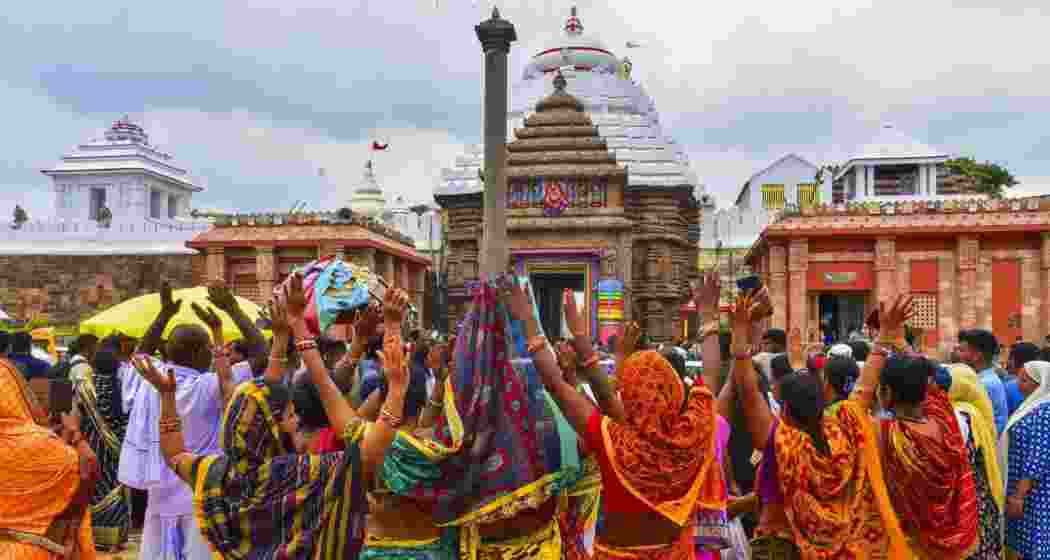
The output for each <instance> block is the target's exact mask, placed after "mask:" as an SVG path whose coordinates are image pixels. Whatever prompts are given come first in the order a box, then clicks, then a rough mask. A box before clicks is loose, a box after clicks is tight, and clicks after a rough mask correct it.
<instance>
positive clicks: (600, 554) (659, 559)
mask: <svg viewBox="0 0 1050 560" xmlns="http://www.w3.org/2000/svg"><path fill="white" fill-rule="evenodd" d="M695 554H696V548H695V545H694V544H693V532H692V531H691V530H689V531H682V533H681V535H680V536H679V538H678V540H677V541H675V542H674V543H671V544H668V545H649V546H631V547H614V546H609V545H607V544H604V543H602V542H601V541H596V542H595V543H594V557H593V558H594V560H693V558H694V557H695Z"/></svg>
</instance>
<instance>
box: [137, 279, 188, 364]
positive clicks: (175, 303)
mask: <svg viewBox="0 0 1050 560" xmlns="http://www.w3.org/2000/svg"><path fill="white" fill-rule="evenodd" d="M181 307H182V300H181V299H180V300H174V299H172V296H171V285H170V284H168V283H167V282H164V283H163V284H161V285H160V313H157V317H156V318H154V319H153V322H152V323H150V326H149V329H147V330H146V334H145V335H143V336H142V341H141V342H139V347H138V350H137V352H138V353H139V354H145V355H147V356H152V355H153V354H155V353H156V352H157V350H158V349H159V348H160V344H161V339H162V338H163V337H164V329H166V328H168V323H169V322H171V320H172V318H174V317H175V315H177V314H178V312H179V309H180V308H181Z"/></svg>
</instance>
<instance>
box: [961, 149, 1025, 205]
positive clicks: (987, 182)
mask: <svg viewBox="0 0 1050 560" xmlns="http://www.w3.org/2000/svg"><path fill="white" fill-rule="evenodd" d="M944 166H945V167H947V168H948V170H950V171H951V172H953V173H957V174H959V175H961V176H963V177H966V178H968V179H970V180H971V181H972V182H973V188H974V190H975V191H976V192H977V193H980V194H984V195H988V197H990V198H1002V197H1003V194H1005V192H1004V191H1005V190H1006V189H1008V188H1010V187H1012V186H1014V185H1016V184H1017V179H1015V178H1014V176H1013V175H1012V174H1011V173H1010V171H1009V170H1007V169H1006V168H1005V167H1003V166H1001V165H999V164H997V163H992V162H990V161H986V162H984V163H977V160H975V159H973V158H972V157H961V158H955V159H952V160H948V161H946V162H945V163H944Z"/></svg>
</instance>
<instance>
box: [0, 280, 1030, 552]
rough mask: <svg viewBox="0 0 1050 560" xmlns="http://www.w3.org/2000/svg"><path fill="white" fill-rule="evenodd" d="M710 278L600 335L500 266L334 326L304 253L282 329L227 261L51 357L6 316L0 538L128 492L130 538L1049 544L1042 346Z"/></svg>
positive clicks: (393, 293) (57, 533)
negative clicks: (817, 324)
mask: <svg viewBox="0 0 1050 560" xmlns="http://www.w3.org/2000/svg"><path fill="white" fill-rule="evenodd" d="M718 278H719V277H718V274H717V273H712V274H709V275H707V276H705V278H704V279H703V280H702V281H701V283H700V284H699V285H698V286H696V287H695V289H694V290H693V294H692V296H693V299H694V303H695V304H696V307H697V309H698V311H699V313H700V314H701V316H702V317H703V318H704V319H705V320H706V322H704V323H703V325H702V328H701V329H700V334H699V336H698V337H697V338H696V339H695V340H693V341H690V343H687V342H686V341H678V342H677V343H674V344H667V345H659V346H657V345H654V344H652V343H650V342H648V341H647V340H646V338H645V337H644V333H642V332H641V331H640V329H639V328H638V326H637V325H636V324H633V323H628V324H627V325H626V326H625V329H624V332H623V333H622V334H621V335H620V336H617V337H615V338H614V339H613V340H612V341H610V344H609V348H607V352H606V351H605V349H600V348H598V347H597V345H596V343H595V341H593V340H592V339H591V338H589V337H588V336H586V334H585V333H586V332H587V330H588V329H587V318H586V317H585V316H584V313H583V310H582V309H580V308H578V307H577V303H576V300H575V298H574V297H573V295H572V294H571V293H569V292H567V293H566V294H565V297H564V299H563V302H562V304H563V309H564V312H565V322H566V325H567V326H568V328H569V331H570V332H571V333H573V336H570V337H568V338H564V339H558V340H554V339H551V340H548V339H547V337H546V336H545V335H544V333H543V332H542V328H541V327H540V325H539V323H538V320H537V317H538V315H537V313H536V312H535V303H534V302H533V300H532V296H531V290H530V289H529V288H528V286H527V283H525V282H522V281H520V279H514V278H510V277H505V278H501V279H496V280H492V281H490V282H486V283H483V284H481V285H480V286H479V287H478V289H477V292H476V294H475V296H474V301H473V305H472V308H471V310H470V311H469V313H468V315H467V317H466V318H465V319H464V321H463V323H462V324H461V325H460V328H459V331H458V333H456V336H454V337H453V338H452V339H451V340H449V341H447V342H442V341H440V340H435V339H430V338H428V337H426V336H423V335H422V334H420V333H419V332H412V333H410V334H407V335H405V336H403V334H402V333H403V331H404V330H406V328H405V326H404V325H405V323H406V315H407V312H406V310H407V308H408V297H407V295H406V294H405V293H403V292H401V291H399V290H389V291H388V292H387V293H386V296H385V298H384V301H383V302H382V303H381V304H379V303H374V304H372V305H370V306H368V307H366V308H364V309H360V310H358V311H356V312H355V313H354V316H353V328H352V329H351V330H352V337H351V340H350V341H349V343H346V342H341V341H337V340H332V339H329V338H327V337H325V336H323V333H318V332H315V331H314V330H312V329H311V327H310V324H309V321H308V318H307V315H308V311H307V307H308V301H307V296H306V294H305V290H304V287H303V278H302V277H301V276H300V275H298V274H292V275H291V276H290V277H289V278H288V279H287V280H286V281H285V282H284V283H282V284H281V286H280V287H279V289H278V291H277V292H275V295H274V299H273V301H272V302H271V303H270V304H269V306H268V312H267V319H268V330H269V331H270V332H269V333H268V334H269V336H270V338H269V339H267V337H266V334H267V333H264V332H263V331H262V330H260V328H259V326H258V325H257V324H256V323H255V322H253V321H251V320H250V319H249V318H248V316H247V314H246V313H244V311H243V310H242V309H241V308H240V306H239V304H238V303H237V300H236V299H235V298H234V297H233V296H232V294H231V292H230V291H229V290H228V289H227V288H226V287H224V286H223V285H222V284H221V283H219V284H215V285H213V286H212V287H211V288H210V289H209V303H208V305H197V304H193V305H192V307H193V311H194V312H195V313H196V315H197V317H198V318H199V322H198V323H194V324H178V325H171V324H170V323H171V321H172V319H173V318H174V317H175V316H176V314H177V313H178V311H179V310H180V308H181V305H182V302H181V301H178V300H174V299H173V298H172V294H171V290H170V289H168V288H165V289H164V290H162V294H161V301H162V305H161V310H160V313H159V314H158V316H157V317H156V319H155V320H154V321H153V323H152V325H151V326H150V328H149V329H148V331H147V332H146V334H145V335H144V336H143V337H142V338H141V339H140V340H133V339H130V338H128V337H126V336H122V335H113V336H110V337H107V338H105V339H103V340H98V339H97V338H95V337H93V336H90V335H83V336H81V337H79V338H78V339H77V340H76V342H75V344H74V345H73V346H72V347H71V348H70V355H71V357H70V358H68V359H66V360H64V361H63V362H62V363H60V364H59V365H58V366H55V367H51V368H46V367H44V366H43V365H41V364H37V363H35V362H33V361H31V360H30V359H29V358H31V356H29V358H27V356H28V355H29V352H28V347H27V346H26V345H27V340H26V338H27V337H28V335H24V334H16V335H14V336H13V337H7V336H3V337H0V559H8V558H12V559H13V558H18V559H29V560H34V559H41V560H44V559H48V560H52V559H58V558H66V559H91V558H94V557H95V555H96V551H97V550H102V551H119V550H121V549H122V548H123V547H124V546H125V545H126V543H127V541H128V536H129V532H130V531H131V528H132V526H133V525H135V524H136V521H135V517H136V512H137V511H140V510H141V511H142V520H141V523H142V543H141V549H140V556H139V557H140V558H141V559H142V560H148V559H161V560H203V559H205V558H217V557H221V558H234V559H249V558H250V559H293V558H295V559H306V560H314V559H325V560H328V559H343V558H350V559H353V558H360V559H363V560H453V559H462V560H525V559H536V560H561V559H563V558H564V559H569V560H585V559H591V558H593V559H595V560H642V559H648V560H683V559H694V558H696V559H701V560H706V559H713V558H723V559H746V558H754V559H779V558H785V559H792V558H797V559H804V560H817V559H832V558H891V559H909V560H910V559H921V560H927V559H938V560H940V559H945V560H962V559H969V558H975V559H980V560H983V559H992V558H998V559H1002V558H1004V557H1011V558H1020V559H1023V560H1047V559H1050V547H1046V546H1043V545H1044V543H1047V542H1050V487H1048V486H1047V484H1046V483H1044V481H1045V480H1050V478H1048V477H1050V359H1048V358H1050V356H1048V352H1047V351H1044V350H1041V349H1040V348H1039V347H1038V346H1036V345H1035V344H1031V343H1026V342H1018V343H1016V344H1014V345H1013V346H1012V347H1011V348H1010V351H1009V355H1008V359H1007V362H1006V363H1007V364H1008V365H1007V367H1006V368H999V367H998V366H997V365H996V364H997V363H999V361H998V359H997V355H998V354H999V352H1000V346H999V344H998V341H997V340H996V338H995V336H994V335H992V333H990V332H988V331H985V330H979V329H974V330H964V331H962V332H960V333H959V336H958V348H957V352H956V353H955V354H954V355H953V356H951V357H950V359H949V360H947V361H946V362H945V363H943V364H942V363H939V362H937V361H934V360H932V359H930V358H928V357H926V356H923V355H921V354H919V353H917V352H916V351H915V350H914V348H913V347H912V346H911V345H910V344H909V342H908V340H907V339H906V338H905V325H906V323H907V322H908V320H909V318H910V317H911V314H912V301H911V299H910V298H908V297H906V296H900V297H897V298H895V299H894V300H893V301H887V302H883V303H882V304H880V306H879V309H878V319H879V321H878V322H879V331H878V332H877V333H872V334H873V335H874V336H873V337H872V339H871V340H865V339H863V338H862V337H854V340H851V341H850V342H849V343H846V344H829V345H827V346H825V347H823V348H820V349H816V350H810V351H803V350H802V349H801V348H800V344H799V341H789V340H788V337H787V335H786V334H785V332H784V331H783V330H779V329H766V330H763V327H762V325H765V324H767V322H768V318H769V317H770V316H771V315H772V312H773V308H772V305H771V303H770V299H769V297H768V294H767V293H766V291H765V290H764V289H762V290H758V291H752V292H748V293H744V294H741V295H740V296H739V298H738V299H737V301H736V302H735V304H734V305H733V306H731V309H730V311H729V312H728V317H727V318H728V324H729V327H730V328H729V332H728V333H722V335H721V336H720V334H719V332H720V330H721V329H720V324H721V320H722V317H720V312H719V301H718V299H719V294H720V293H721V289H720V286H719V280H718ZM217 310H218V311H221V312H222V313H223V314H225V315H227V316H229V317H230V318H231V319H232V320H233V321H234V322H235V323H236V324H237V326H238V328H239V330H240V333H241V337H240V338H239V339H238V340H235V341H227V340H224V338H223V328H222V319H220V316H219V314H218V313H217ZM201 325H204V327H202V326H201ZM28 343H31V340H30V341H28ZM607 358H611V359H612V360H613V361H614V364H615V365H614V367H613V370H612V372H611V373H610V372H609V371H607V369H606V368H605V367H604V366H603V365H602V364H603V362H604V361H605V360H606V359H607ZM696 358H700V359H701V360H702V362H703V371H702V374H700V375H698V376H697V375H694V374H693V372H692V371H690V370H689V368H687V366H686V363H687V362H690V361H693V360H695V359H696ZM38 379H48V380H49V381H50V382H52V383H55V382H58V381H62V382H66V381H68V382H69V383H71V384H72V386H73V388H74V398H73V401H72V403H73V404H72V407H71V408H70V409H68V410H63V409H60V408H58V405H57V404H55V403H53V402H49V401H48V397H47V393H46V392H44V393H41V392H39V391H33V390H31V387H30V386H31V384H32V383H33V382H34V380H38ZM136 496H144V498H145V501H144V504H137V503H136V499H135V498H136Z"/></svg>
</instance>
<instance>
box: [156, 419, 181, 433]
mask: <svg viewBox="0 0 1050 560" xmlns="http://www.w3.org/2000/svg"><path fill="white" fill-rule="evenodd" d="M181 431H182V420H181V419H180V418H168V419H165V418H161V419H160V433H162V434H170V433H173V432H181Z"/></svg>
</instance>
